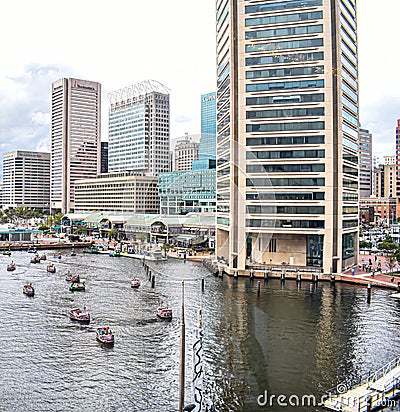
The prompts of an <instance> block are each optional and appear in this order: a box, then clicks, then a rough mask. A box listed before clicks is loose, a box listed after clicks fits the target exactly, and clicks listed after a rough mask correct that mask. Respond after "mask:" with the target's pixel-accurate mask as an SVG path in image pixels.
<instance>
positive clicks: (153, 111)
mask: <svg viewBox="0 0 400 412" xmlns="http://www.w3.org/2000/svg"><path fill="white" fill-rule="evenodd" d="M108 98H109V100H110V109H109V136H108V171H109V172H119V171H123V170H137V171H141V172H143V173H147V174H151V175H153V176H156V175H157V174H158V173H159V172H168V171H169V167H170V154H169V139H170V136H169V124H170V112H169V91H168V89H167V88H166V87H165V86H163V85H162V84H161V83H159V82H156V81H154V80H147V81H144V82H141V83H137V84H134V85H132V86H129V87H125V88H123V89H120V90H116V91H114V92H112V93H109V94H108Z"/></svg>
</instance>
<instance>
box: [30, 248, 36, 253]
mask: <svg viewBox="0 0 400 412" xmlns="http://www.w3.org/2000/svg"><path fill="white" fill-rule="evenodd" d="M36 252H37V250H36V248H35V247H34V248H29V249H28V253H36Z"/></svg>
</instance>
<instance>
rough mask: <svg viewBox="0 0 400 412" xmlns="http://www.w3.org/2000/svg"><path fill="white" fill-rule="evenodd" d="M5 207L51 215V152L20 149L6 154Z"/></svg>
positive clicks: (4, 158) (4, 165)
mask: <svg viewBox="0 0 400 412" xmlns="http://www.w3.org/2000/svg"><path fill="white" fill-rule="evenodd" d="M2 192H3V196H2V197H3V199H2V205H3V208H17V207H19V206H24V207H27V208H30V209H38V210H40V211H44V212H48V211H49V207H50V153H44V152H30V151H21V150H17V151H15V152H9V153H5V154H4V155H3V190H2Z"/></svg>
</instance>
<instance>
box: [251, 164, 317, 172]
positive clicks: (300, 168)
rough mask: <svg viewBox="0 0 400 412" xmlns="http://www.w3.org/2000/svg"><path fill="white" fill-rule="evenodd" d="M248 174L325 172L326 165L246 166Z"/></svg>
mask: <svg viewBox="0 0 400 412" xmlns="http://www.w3.org/2000/svg"><path fill="white" fill-rule="evenodd" d="M246 172H247V173H300V172H304V173H306V172H315V173H318V172H325V164H323V163H314V164H279V165H270V164H264V165H253V164H250V165H246Z"/></svg>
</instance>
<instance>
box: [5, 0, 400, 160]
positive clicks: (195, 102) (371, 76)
mask: <svg viewBox="0 0 400 412" xmlns="http://www.w3.org/2000/svg"><path fill="white" fill-rule="evenodd" d="M214 4H215V2H214V0H200V1H198V0H197V1H195V0H170V1H165V0H152V1H143V2H139V1H137V0H117V1H115V2H111V3H110V2H105V1H103V0H96V1H94V0H84V1H76V0H69V1H68V2H67V1H54V0H51V1H50V0H37V1H35V2H33V1H30V0H14V1H12V2H2V5H1V6H0V13H1V14H0V15H1V18H0V38H1V42H0V51H1V57H2V58H1V64H0V156H1V155H2V154H3V153H5V152H8V151H12V150H18V149H19V150H49V141H50V138H49V131H50V127H49V125H50V90H51V82H52V81H54V80H57V79H58V78H60V77H77V78H81V79H87V80H93V81H98V82H100V83H101V84H102V87H103V108H104V110H103V114H104V115H103V138H104V139H106V138H107V120H106V114H107V105H108V101H107V98H106V95H107V93H108V92H111V91H113V90H116V89H119V88H122V87H125V86H128V85H131V84H134V83H137V82H139V81H142V80H146V79H155V80H158V81H160V82H161V83H163V84H165V85H166V86H167V87H168V88H169V89H170V90H171V92H170V93H171V137H178V136H182V135H184V133H185V132H189V133H190V134H197V133H199V132H200V95H201V94H203V93H207V92H209V91H212V90H214V89H215V85H214V83H215V80H214V65H215V52H214V50H215V39H214V27H215V26H214V7H215V6H214ZM376 6H377V3H376V2H375V1H373V0H359V2H358V14H359V59H360V104H361V123H362V127H364V128H367V129H369V130H370V131H371V132H372V133H373V136H374V152H375V153H376V155H378V156H383V155H387V154H392V153H393V154H394V147H395V142H394V136H395V127H396V122H397V118H400V80H399V77H398V67H400V64H399V63H400V62H399V59H400V57H399V54H398V52H397V49H398V47H397V46H398V39H399V36H398V32H397V26H398V22H397V19H398V16H399V15H400V1H399V0H380V1H379V7H376ZM0 160H1V159H0Z"/></svg>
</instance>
